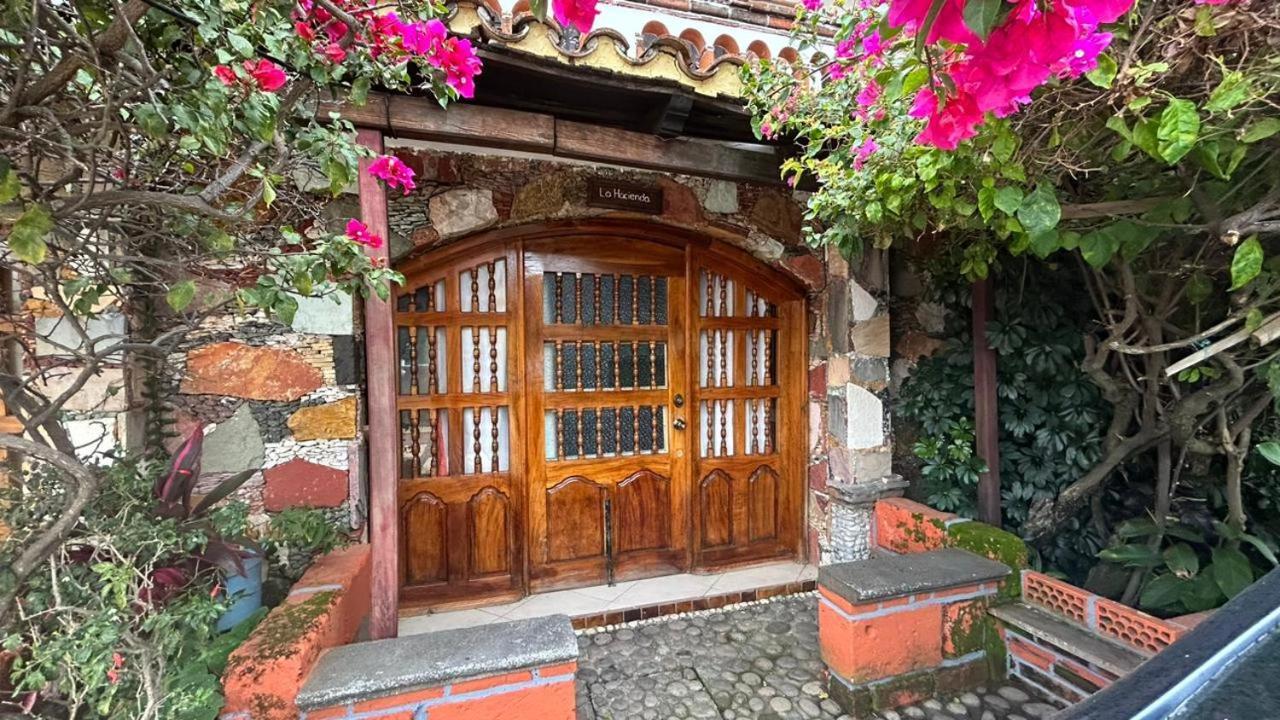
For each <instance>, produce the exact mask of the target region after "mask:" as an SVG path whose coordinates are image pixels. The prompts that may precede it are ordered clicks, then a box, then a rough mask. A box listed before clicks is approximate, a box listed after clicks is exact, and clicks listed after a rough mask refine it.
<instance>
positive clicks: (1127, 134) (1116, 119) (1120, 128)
mask: <svg viewBox="0 0 1280 720" xmlns="http://www.w3.org/2000/svg"><path fill="white" fill-rule="evenodd" d="M1106 127H1107V129H1108V130H1111V131H1114V132H1115V133H1116V134H1117V135H1119V136H1120V137H1122V138H1124V139H1125V140H1128V141H1129V142H1133V133H1132V132H1131V131H1130V130H1129V125H1128V124H1127V123H1125V121H1124V116H1123V115H1119V114H1117V115H1112V116H1111V117H1109V118H1107V124H1106Z"/></svg>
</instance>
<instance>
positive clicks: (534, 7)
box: [529, 0, 547, 21]
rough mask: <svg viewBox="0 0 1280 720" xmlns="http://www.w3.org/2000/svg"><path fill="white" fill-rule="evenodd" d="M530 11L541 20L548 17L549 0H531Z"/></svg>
mask: <svg viewBox="0 0 1280 720" xmlns="http://www.w3.org/2000/svg"><path fill="white" fill-rule="evenodd" d="M529 12H531V13H533V16H534V17H536V18H538V19H539V20H543V21H545V20H546V19H547V0H530V2H529Z"/></svg>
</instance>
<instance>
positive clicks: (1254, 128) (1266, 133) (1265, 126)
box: [1240, 117, 1280, 143]
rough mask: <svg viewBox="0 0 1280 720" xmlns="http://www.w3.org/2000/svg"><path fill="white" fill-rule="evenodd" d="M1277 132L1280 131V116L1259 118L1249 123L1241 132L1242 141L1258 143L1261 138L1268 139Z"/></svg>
mask: <svg viewBox="0 0 1280 720" xmlns="http://www.w3.org/2000/svg"><path fill="white" fill-rule="evenodd" d="M1276 133H1280V118H1274V117H1268V118H1259V119H1257V120H1254V121H1253V122H1251V123H1249V124H1248V126H1246V127H1245V129H1244V130H1243V131H1242V132H1241V133H1240V141H1241V142H1245V143H1256V142H1258V141H1260V140H1266V139H1267V138H1269V137H1271V136H1272V135H1275V134H1276Z"/></svg>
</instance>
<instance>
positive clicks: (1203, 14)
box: [1196, 5, 1218, 37]
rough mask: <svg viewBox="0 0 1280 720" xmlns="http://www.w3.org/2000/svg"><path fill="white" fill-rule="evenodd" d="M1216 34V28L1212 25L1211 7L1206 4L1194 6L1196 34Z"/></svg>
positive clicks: (1209, 35) (1207, 35)
mask: <svg viewBox="0 0 1280 720" xmlns="http://www.w3.org/2000/svg"><path fill="white" fill-rule="evenodd" d="M1217 34H1218V29H1217V28H1216V27H1214V25H1213V8H1211V7H1208V6H1207V5H1202V6H1200V7H1198V8H1196V35H1199V36H1200V37H1213V36H1214V35H1217Z"/></svg>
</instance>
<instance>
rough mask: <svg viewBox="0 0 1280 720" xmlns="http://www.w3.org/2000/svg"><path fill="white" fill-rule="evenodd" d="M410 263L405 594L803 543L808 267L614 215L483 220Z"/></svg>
mask: <svg viewBox="0 0 1280 720" xmlns="http://www.w3.org/2000/svg"><path fill="white" fill-rule="evenodd" d="M401 270H402V272H404V273H405V276H406V283H405V284H404V286H403V287H402V288H401V289H400V290H399V291H398V292H397V294H396V318H397V323H396V324H397V333H398V342H399V348H398V357H399V367H398V369H397V372H398V376H399V383H400V394H399V399H398V409H399V412H400V419H401V443H400V444H401V448H402V452H401V462H400V467H401V481H400V492H399V499H400V509H401V550H400V553H401V570H402V578H403V585H404V590H403V597H402V600H403V602H404V603H405V604H406V605H409V606H412V605H422V604H441V603H450V602H454V601H460V602H462V601H465V602H471V601H476V600H480V599H486V598H498V597H502V596H512V595H521V594H524V593H526V592H530V591H532V592H538V591H542V590H550V589H556V588H564V587H572V586H580V585H589V584H596V583H603V582H611V581H613V580H623V579H633V578H639V577H647V576H653V575H660V574H666V573H673V572H681V571H686V570H690V569H693V570H697V569H701V568H711V567H717V566H722V565H726V564H732V563H738V562H744V561H753V560H763V559H769V558H779V557H786V556H794V555H797V554H799V553H800V552H801V548H802V542H801V537H802V533H801V526H802V516H803V510H802V498H803V485H804V481H803V476H804V461H805V457H804V456H805V428H806V426H807V423H806V418H805V415H804V393H805V383H806V368H805V334H804V330H805V325H804V302H803V296H802V295H801V294H800V292H799V290H798V288H797V286H796V285H795V284H794V283H792V282H791V281H789V280H788V279H786V278H784V277H782V276H780V275H778V274H777V273H775V272H773V271H771V270H769V269H767V268H764V267H763V266H760V265H759V264H758V263H756V262H755V261H754V260H752V259H751V258H750V257H749V256H747V255H746V254H745V253H742V252H741V251H738V250H736V249H734V248H730V247H727V246H721V245H719V244H716V243H712V242H709V241H707V240H705V239H702V238H700V237H698V236H691V235H683V234H680V233H678V232H677V231H672V230H669V229H666V228H663V227H661V226H653V225H643V224H638V223H614V222H607V221H597V222H593V223H590V224H586V223H564V224H559V225H553V226H540V227H537V228H524V229H515V230H504V231H500V232H495V233H488V234H486V235H484V236H481V237H476V238H473V239H471V240H468V241H465V242H462V243H459V244H457V245H454V246H451V247H450V248H448V249H445V250H443V251H439V252H437V253H433V254H430V255H426V256H422V257H418V258H415V259H413V260H410V261H408V262H407V263H404V264H403V267H402V268H401Z"/></svg>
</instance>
